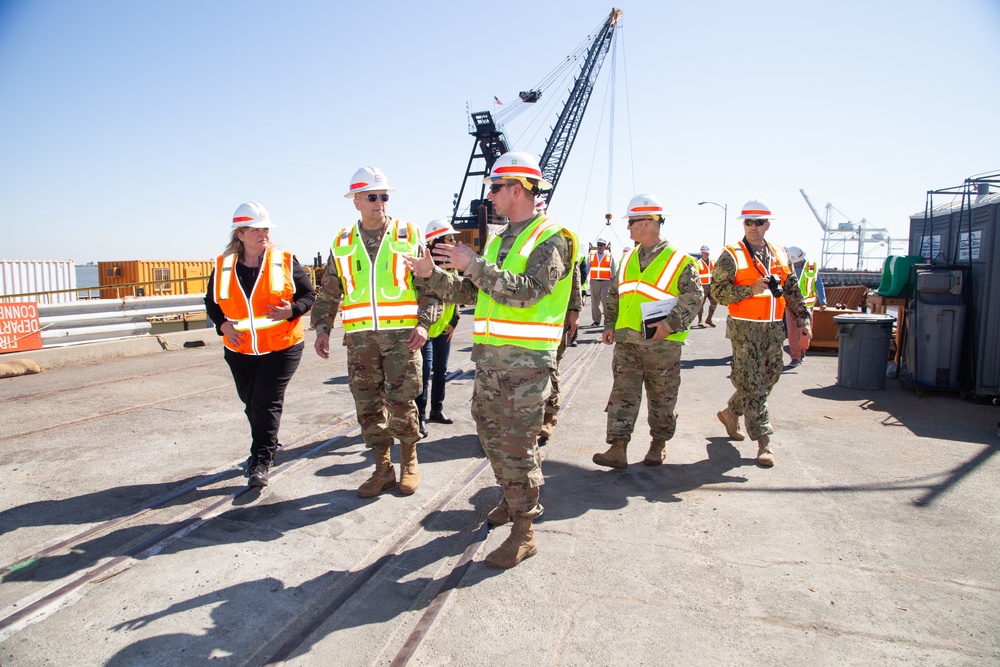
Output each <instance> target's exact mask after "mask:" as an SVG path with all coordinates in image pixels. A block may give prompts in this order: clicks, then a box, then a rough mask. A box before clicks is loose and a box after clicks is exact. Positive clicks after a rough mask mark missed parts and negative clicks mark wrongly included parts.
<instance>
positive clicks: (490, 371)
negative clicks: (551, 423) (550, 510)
mask: <svg viewBox="0 0 1000 667" xmlns="http://www.w3.org/2000/svg"><path fill="white" fill-rule="evenodd" d="M530 222H532V220H528V221H525V222H523V223H519V224H517V225H516V226H515V225H514V224H508V225H505V226H504V227H501V228H500V229H499V230H498V231H497V232H496V234H497V236H499V237H500V239H501V241H500V252H499V255H498V256H497V263H496V264H491V263H489V262H487V261H486V260H485V259H484V258H483V257H480V256H477V257H475V258H474V259H473V260H472V263H471V264H470V265H469V266H468V267H467V268H466V269H465V271H464V272H463V273H461V274H449V273H447V272H445V271H444V270H442V269H441V268H439V267H435V268H434V273H433V274H432V275H431V276H430V277H429V278H426V279H421V278H417V284H418V285H419V284H421V283H424V284H426V286H427V287H429V288H430V289H431V290H432V291H433V292H434V293H435V294H436V295H438V296H439V297H440V298H442V299H443V300H445V301H449V302H454V303H459V304H472V303H475V302H476V300H477V298H478V295H479V293H480V291H481V292H483V293H484V294H487V295H489V296H490V297H491V298H492V299H493V300H494V301H496V302H497V303H499V304H501V305H506V306H516V307H524V308H527V307H530V306H532V305H534V304H535V303H537V302H538V301H539V300H541V299H542V298H544V297H545V296H547V295H548V294H550V293H551V292H552V290H553V289H554V288H555V286H556V284H557V283H558V282H559V281H560V280H562V279H563V278H565V277H566V275H567V273H568V272H569V271H570V270H572V268H573V258H574V252H575V249H574V248H573V247H572V245H573V243H572V242H571V241H570V240H569V239H568V237H567V236H566V235H565V234H554V235H553V236H551V237H550V238H549V239H547V240H546V241H544V242H543V243H542V244H541V245H539V246H538V247H537V248H535V250H534V251H533V252H532V253H531V255H530V256H529V257H528V261H527V266H525V269H524V273H520V274H517V273H511V272H509V271H503V270H501V269H500V267H501V266H503V262H504V260H505V259H506V257H507V254H508V253H509V252H510V249H511V247H512V246H513V245H514V241H515V240H516V239H517V236H518V234H520V232H521V231H522V230H524V228H525V227H526V226H527V225H528V224H530ZM556 357H557V352H556V350H530V349H526V348H522V347H517V346H514V345H502V346H498V345H485V344H474V345H473V346H472V360H473V361H474V362H475V363H476V380H475V386H474V394H473V398H472V417H473V418H474V419H475V420H476V431H477V433H478V435H479V442H480V443H481V444H482V447H483V450H484V451H485V452H486V456H487V457H488V458H489V460H490V464H491V465H492V466H493V473H494V475H495V476H496V479H497V483H499V484H500V486H501V488H502V489H503V493H504V499H505V500H506V501H507V503H508V506H509V508H510V512H511V515H513V516H520V517H525V518H531V519H534V518H536V517H538V516H541V514H542V505H541V504H540V503H539V502H538V500H537V497H538V496H537V494H531V493H528V492H529V491H531V490H532V489H535V488H537V487H539V486H541V485H542V484H543V483H544V481H545V480H544V478H543V477H542V468H541V459H540V457H539V454H538V444H537V439H538V433H539V431H540V430H541V428H542V418H543V414H544V404H545V399H546V398H547V397H548V395H549V392H550V386H551V383H550V373H551V371H552V370H553V369H555V368H557V361H556ZM528 505H530V506H528Z"/></svg>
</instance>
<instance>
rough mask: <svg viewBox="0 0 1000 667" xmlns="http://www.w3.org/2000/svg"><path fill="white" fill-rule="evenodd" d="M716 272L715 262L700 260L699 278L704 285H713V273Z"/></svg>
mask: <svg viewBox="0 0 1000 667" xmlns="http://www.w3.org/2000/svg"><path fill="white" fill-rule="evenodd" d="M714 270H715V262H713V261H712V260H708V261H707V262H706V261H705V260H703V259H699V260H698V277H699V278H700V279H701V284H702V285H711V284H712V271H714Z"/></svg>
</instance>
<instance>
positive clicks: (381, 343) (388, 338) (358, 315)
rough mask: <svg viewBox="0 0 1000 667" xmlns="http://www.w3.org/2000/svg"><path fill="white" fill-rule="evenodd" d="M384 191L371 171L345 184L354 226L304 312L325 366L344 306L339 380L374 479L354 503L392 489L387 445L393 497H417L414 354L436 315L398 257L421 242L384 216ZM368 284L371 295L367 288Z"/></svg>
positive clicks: (413, 231)
mask: <svg viewBox="0 0 1000 667" xmlns="http://www.w3.org/2000/svg"><path fill="white" fill-rule="evenodd" d="M392 189H393V188H390V187H389V183H388V182H387V180H386V178H385V174H383V173H382V171H381V170H380V169H378V168H377V167H362V168H361V169H359V170H358V171H357V173H356V174H355V175H354V178H353V179H351V185H350V190H349V192H348V193H347V195H345V196H346V197H351V198H353V199H354V206H355V208H357V209H358V211H360V212H361V220H359V221H358V222H357V223H356V224H354V225H352V226H350V227H345V228H343V229H342V230H340V232H338V233H337V236H336V237H335V239H334V242H333V246H332V249H331V251H330V258H329V260H328V261H327V263H326V270H325V272H324V274H323V286H322V288H321V289H320V292H319V295H318V296H317V298H316V304H315V305H314V306H313V310H312V326H313V328H315V329H316V342H315V344H314V347H315V349H316V354H318V355H319V356H320V357H322V358H323V359H328V358H329V356H330V330H331V329H332V328H333V325H334V319H335V318H336V316H337V311H339V310H341V302H345V301H346V302H345V303H344V305H343V309H342V319H343V323H344V331H345V333H344V345H345V346H346V347H347V375H348V378H349V382H350V387H351V394H352V395H353V396H354V405H355V408H356V410H357V413H358V424H360V425H361V435H362V437H363V438H364V441H365V445H366V446H368V447H370V448H371V449H372V452H373V454H374V456H375V472H374V473H373V474H372V476H371V477H370V478H369V479H368V480H367V481H366V482H365V483H364V484H362V485H361V486H360V487H359V488H358V495H359V496H361V497H362V498H371V497H374V496H377V495H378V494H380V493H382V492H383V491H385V490H388V489H391V488H392V487H394V486H396V471H395V468H393V465H392V459H391V458H390V453H389V450H390V448H391V447H392V443H393V438H396V439H398V440H399V443H400V446H399V450H400V480H399V491H400V493H402V494H404V495H409V494H411V493H413V492H414V491H416V490H417V485H418V484H419V483H420V472H419V470H418V468H417V448H416V447H417V441H418V440H420V438H421V435H420V433H419V431H418V422H417V405H416V400H415V399H416V398H417V396H419V395H420V389H421V379H422V375H421V373H422V364H421V357H420V348H421V347H422V346H423V344H424V343H425V342H426V341H427V330H428V329H429V328H430V326H431V324H433V323H434V321H435V320H437V318H438V317H439V316H440V314H441V305H440V302H438V301H437V300H435V299H433V298H431V297H428V296H426V295H424V294H420V293H419V291H418V290H416V289H415V287H414V286H413V285H412V282H413V278H412V275H411V274H410V273H409V271H408V270H407V269H406V263H405V261H403V259H402V257H405V256H408V255H413V254H422V248H423V241H422V239H421V235H420V232H419V230H418V229H417V227H416V226H415V225H412V224H410V223H407V222H401V221H399V220H394V219H392V218H390V217H389V215H388V214H387V213H386V203H387V202H388V201H389V195H388V193H389V191H391V190H392ZM373 281H374V284H375V285H376V286H377V289H376V293H375V294H373V293H371V291H370V289H369V285H370V284H373Z"/></svg>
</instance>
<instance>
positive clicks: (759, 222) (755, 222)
mask: <svg viewBox="0 0 1000 667" xmlns="http://www.w3.org/2000/svg"><path fill="white" fill-rule="evenodd" d="M768 222H769V220H768V219H767V218H758V219H757V220H744V221H743V224H744V225H746V226H747V227H752V226H753V225H757V226H758V227H763V226H764V225H766V224H767V223H768Z"/></svg>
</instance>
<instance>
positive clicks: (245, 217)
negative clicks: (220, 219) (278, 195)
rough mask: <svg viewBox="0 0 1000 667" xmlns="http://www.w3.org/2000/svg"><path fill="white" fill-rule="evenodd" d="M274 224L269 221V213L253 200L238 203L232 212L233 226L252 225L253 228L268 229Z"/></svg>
mask: <svg viewBox="0 0 1000 667" xmlns="http://www.w3.org/2000/svg"><path fill="white" fill-rule="evenodd" d="M274 226H275V224H274V223H273V222H271V214H270V213H268V212H267V209H266V208H264V207H263V206H261V205H260V204H258V203H257V202H255V201H248V202H247V203H245V204H240V207H239V208H238V209H236V212H235V213H233V227H253V228H254V229H270V228H271V227H274Z"/></svg>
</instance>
